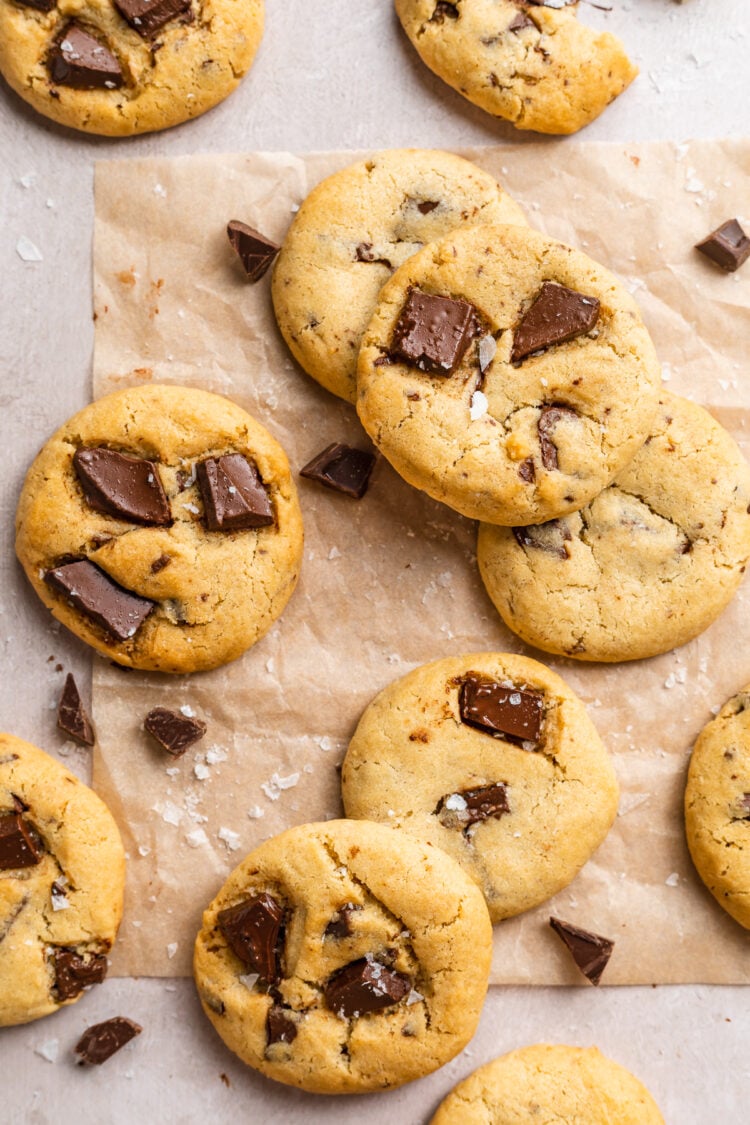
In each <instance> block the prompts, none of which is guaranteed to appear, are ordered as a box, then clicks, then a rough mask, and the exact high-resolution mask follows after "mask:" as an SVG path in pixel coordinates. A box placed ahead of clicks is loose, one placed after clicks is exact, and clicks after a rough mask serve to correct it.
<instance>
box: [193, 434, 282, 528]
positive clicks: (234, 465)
mask: <svg viewBox="0 0 750 1125" xmlns="http://www.w3.org/2000/svg"><path fill="white" fill-rule="evenodd" d="M196 470H197V474H198V487H199V488H200V490H201V496H202V497H203V508H204V511H205V513H206V526H207V527H208V529H209V531H246V530H248V529H250V528H256V527H268V526H269V524H272V523H273V508H272V507H271V501H270V499H269V496H268V492H267V491H266V488H265V485H264V484H263V481H262V480H261V478H260V473H259V472H258V470H257V468H256V466H255V465H254V464H253V462H252V461H248V459H247V457H243V456H242V454H241V453H228V454H227V455H226V456H224V457H211V458H209V460H207V461H201V462H199V464H198V465H196Z"/></svg>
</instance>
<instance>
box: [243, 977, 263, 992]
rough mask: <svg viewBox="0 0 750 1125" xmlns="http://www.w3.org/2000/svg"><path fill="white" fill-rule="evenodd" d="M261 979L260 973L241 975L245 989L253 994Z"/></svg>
mask: <svg viewBox="0 0 750 1125" xmlns="http://www.w3.org/2000/svg"><path fill="white" fill-rule="evenodd" d="M259 979H260V973H245V974H241V975H240V984H244V986H245V988H249V989H250V991H251V992H252V990H253V989H254V988H255V986H256V984H257V983H258V980H259Z"/></svg>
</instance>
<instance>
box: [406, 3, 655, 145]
mask: <svg viewBox="0 0 750 1125" xmlns="http://www.w3.org/2000/svg"><path fill="white" fill-rule="evenodd" d="M396 11H397V13H398V17H399V19H400V20H401V23H402V25H403V28H404V30H405V32H406V34H407V35H408V37H409V39H410V40H411V42H412V44H413V46H414V47H415V49H416V51H417V53H418V54H419V56H420V58H421V59H422V61H423V62H424V63H426V65H427V66H428V67H429V68H430V70H432V71H434V73H435V74H437V75H438V76H439V77H440V78H442V79H443V81H444V82H447V83H448V85H449V86H452V87H453V89H454V90H457V91H458V92H459V93H460V94H462V95H463V96H464V97H465V98H468V100H469V101H470V102H473V103H474V104H475V105H478V106H481V108H482V109H485V110H487V112H488V113H491V114H493V116H495V117H502V118H504V119H505V120H506V121H510V122H511V124H513V125H515V126H516V127H517V128H518V129H531V130H534V131H535V132H538V133H556V134H561V133H575V132H576V130H578V129H581V128H583V126H584V125H588V123H589V122H590V121H593V120H594V118H595V117H598V116H599V114H600V113H601V112H602V110H603V109H605V108H606V106H608V105H609V103H610V102H611V101H613V100H614V99H615V98H616V97H617V96H618V94H621V93H622V91H623V90H624V89H625V88H626V87H627V86H629V85H630V83H631V82H632V81H633V79H634V78H635V77H636V75H637V73H638V68H637V67H636V66H634V65H633V64H632V63H631V62H630V60H629V59H628V57H627V55H626V54H625V50H624V48H623V45H622V43H621V42H620V40H619V39H617V38H615V36H614V35H611V34H609V33H608V32H597V31H594V30H592V29H591V28H589V27H586V26H585V25H584V24H580V23H579V22H578V20H577V18H576V11H577V5H576V4H575V3H574V2H572V0H571V3H570V4H568V5H566V6H564V7H559V6H556V7H554V8H553V7H551V6H550V7H547V6H545V4H544V0H529V2H528V3H523V0H517V2H514V0H450V2H448V0H396Z"/></svg>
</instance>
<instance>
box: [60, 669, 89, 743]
mask: <svg viewBox="0 0 750 1125" xmlns="http://www.w3.org/2000/svg"><path fill="white" fill-rule="evenodd" d="M57 725H58V726H59V728H60V730H64V731H65V733H66V734H69V735H70V737H71V738H74V739H75V740H76V742H80V743H82V745H83V746H93V745H94V728H93V727H92V726H91V719H90V718H89V717H88V715H87V714H86V711H85V709H84V706H83V703H82V702H81V696H80V693H79V691H78V685H77V684H76V682H75V680H74V679H73V676H72V674H71V673H70V672H68V675H67V676H66V678H65V687H64V688H63V693H62V695H61V696H60V702H59V704H58V707H57Z"/></svg>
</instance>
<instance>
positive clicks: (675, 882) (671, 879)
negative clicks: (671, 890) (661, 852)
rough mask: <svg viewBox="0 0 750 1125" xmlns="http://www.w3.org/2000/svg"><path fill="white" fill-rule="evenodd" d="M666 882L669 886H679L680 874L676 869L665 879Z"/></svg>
mask: <svg viewBox="0 0 750 1125" xmlns="http://www.w3.org/2000/svg"><path fill="white" fill-rule="evenodd" d="M664 882H665V883H666V885H667V886H668V887H679V885H680V876H679V875H678V874H677V872H676V871H673V872H672V874H671V875H668V876H667V878H666V879H665V880H664Z"/></svg>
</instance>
